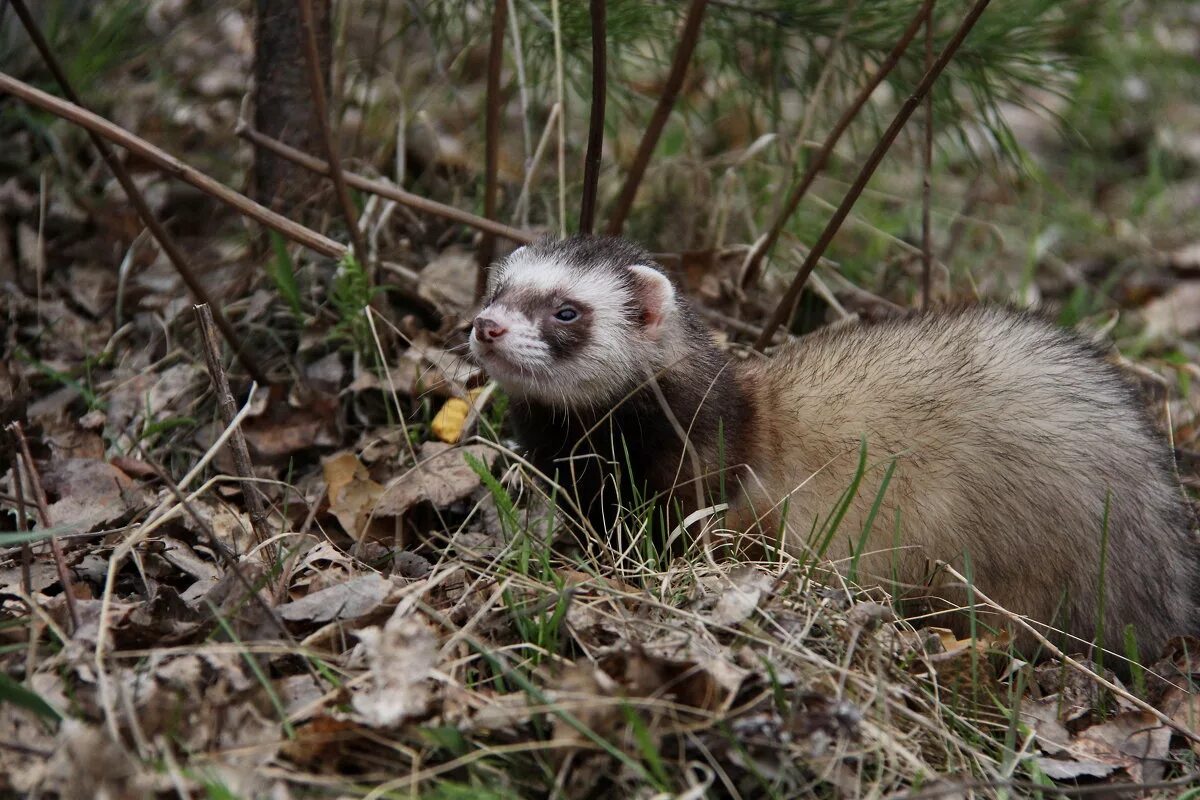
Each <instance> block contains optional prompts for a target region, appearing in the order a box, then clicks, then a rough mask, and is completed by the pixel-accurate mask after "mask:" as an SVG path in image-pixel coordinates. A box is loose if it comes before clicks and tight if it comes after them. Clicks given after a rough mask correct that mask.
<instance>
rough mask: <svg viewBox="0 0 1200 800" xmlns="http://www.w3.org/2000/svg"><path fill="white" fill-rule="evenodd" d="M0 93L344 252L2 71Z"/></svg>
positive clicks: (297, 236) (293, 234)
mask: <svg viewBox="0 0 1200 800" xmlns="http://www.w3.org/2000/svg"><path fill="white" fill-rule="evenodd" d="M0 93H7V94H11V95H12V96H13V97H16V98H17V99H19V100H21V101H23V102H25V103H28V104H29V105H31V106H33V107H34V108H38V109H41V110H42V111H45V112H47V113H49V114H53V115H54V116H56V117H61V118H62V119H65V120H67V121H68V122H71V123H74V124H75V125H78V126H80V127H81V128H84V129H85V130H88V131H91V132H93V133H96V134H97V135H99V136H102V137H103V138H105V139H106V140H108V141H110V142H112V143H113V144H116V145H119V146H120V147H123V148H125V149H126V150H128V151H129V152H131V153H133V154H134V155H136V156H137V157H138V158H141V159H143V160H145V161H147V162H149V163H151V164H153V165H154V166H155V167H158V168H159V169H160V170H162V171H163V172H165V173H167V174H168V175H171V176H173V177H175V178H178V179H179V180H181V181H183V182H184V183H187V184H189V185H191V186H194V187H195V188H197V189H199V190H200V191H202V192H204V193H205V194H207V195H210V196H212V197H215V198H216V199H218V200H220V201H221V202H222V203H225V204H226V205H228V206H230V207H232V208H233V209H234V210H235V211H237V212H238V213H239V214H242V215H244V216H247V217H250V218H251V219H253V220H255V221H256V222H259V223H261V224H263V225H266V226H267V227H268V228H271V229H272V230H275V231H277V232H279V233H280V234H282V235H283V236H285V237H287V238H288V239H290V240H292V241H294V242H297V243H299V244H302V245H304V246H305V247H307V248H309V249H310V250H313V251H315V252H317V253H320V254H321V255H324V256H329V257H331V258H341V257H342V256H343V255H345V253H346V250H347V247H346V246H345V245H344V244H341V243H339V242H335V241H334V240H333V239H330V238H329V237H328V236H325V235H323V234H320V233H318V232H317V231H314V230H313V229H311V228H307V227H305V226H303V225H301V224H300V223H298V222H293V221H292V220H290V219H288V218H287V217H285V216H283V215H282V214H277V213H276V212H274V211H272V210H271V209H269V208H267V207H266V206H263V205H261V204H259V203H256V202H254V201H253V200H251V199H250V198H249V197H246V196H245V195H244V194H241V193H240V192H236V191H234V190H233V189H230V188H229V187H228V186H226V185H225V184H223V183H221V182H220V181H217V180H214V179H213V178H210V177H209V176H208V175H206V174H204V173H203V172H201V171H200V170H198V169H196V168H194V167H191V166H188V165H187V164H185V163H183V162H182V161H180V160H179V159H177V158H175V157H174V156H172V155H171V154H170V153H167V152H166V151H165V150H162V149H161V148H159V147H156V146H155V145H152V144H150V142H147V141H146V140H145V139H142V138H141V137H139V136H135V135H134V134H132V133H130V132H129V131H127V130H125V129H124V128H122V127H120V126H118V125H114V124H113V123H111V122H109V121H108V120H106V119H104V118H103V117H100V116H98V115H96V114H93V113H92V112H90V111H88V110H87V109H85V108H81V107H80V106H78V105H75V104H74V103H69V102H67V101H66V100H62V99H60V98H57V97H55V96H54V95H51V94H47V93H46V92H43V91H41V90H40V89H36V88H34V87H33V86H30V85H29V84H27V83H25V82H24V81H20V80H17V79H16V78H14V77H12V76H11V75H8V74H7V73H4V72H0Z"/></svg>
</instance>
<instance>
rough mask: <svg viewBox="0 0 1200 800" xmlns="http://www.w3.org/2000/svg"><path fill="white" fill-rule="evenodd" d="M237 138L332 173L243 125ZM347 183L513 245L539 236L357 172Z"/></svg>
mask: <svg viewBox="0 0 1200 800" xmlns="http://www.w3.org/2000/svg"><path fill="white" fill-rule="evenodd" d="M236 132H237V135H238V136H240V137H242V138H243V139H245V140H246V141H248V142H251V143H253V144H254V145H255V146H256V147H262V148H264V149H266V150H270V151H271V152H272V153H275V154H276V155H278V156H281V157H283V158H286V159H287V160H289V161H291V162H293V163H296V164H299V165H300V166H302V167H304V168H305V169H307V170H310V171H312V172H316V173H319V174H321V175H326V174H328V173H329V165H328V164H326V163H325V162H324V161H322V160H321V159H319V158H315V157H313V156H311V155H309V154H308V153H305V152H303V151H301V150H297V149H296V148H294V147H291V146H289V145H286V144H284V143H283V142H281V141H279V140H278V139H273V138H271V137H270V136H267V135H266V134H265V133H262V132H260V131H257V130H255V129H254V128H251V127H250V126H248V125H245V124H242V123H239V124H238V127H237V131H236ZM343 174H344V175H345V178H346V183H348V184H350V185H351V186H353V187H354V188H355V189H358V190H360V191H364V192H368V193H370V194H377V195H379V196H380V197H385V198H387V199H388V200H395V201H396V202H397V203H399V204H400V205H402V206H405V207H407V208H411V209H413V210H414V211H420V212H422V213H424V214H429V215H430V216H434V217H441V218H442V219H448V220H450V221H451V222H457V223H459V224H460V225H466V226H468V227H471V228H475V229H476V230H481V231H486V232H488V233H494V234H495V235H496V236H499V237H500V238H501V239H508V240H509V241H512V242H519V243H520V244H529V243H531V242H533V241H534V239H536V238H537V237H536V236H534V235H533V234H532V233H529V232H528V231H523V230H521V229H520V228H513V227H510V226H508V225H505V224H504V223H502V222H496V221H495V220H490V219H485V218H484V217H480V216H478V215H476V214H472V213H470V212H468V211H462V210H461V209H457V208H454V207H453V206H448V205H444V204H442V203H438V202H436V201H434V200H427V199H425V198H424V197H421V196H420V195H415V194H413V193H412V192H406V191H404V190H403V189H401V188H400V187H398V186H394V185H392V184H390V183H385V182H383V181H377V180H372V179H371V178H366V177H363V176H362V175H358V174H356V173H353V172H344V173H343Z"/></svg>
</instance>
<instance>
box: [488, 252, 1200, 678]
mask: <svg viewBox="0 0 1200 800" xmlns="http://www.w3.org/2000/svg"><path fill="white" fill-rule="evenodd" d="M471 348H472V351H473V353H474V354H475V355H476V357H477V358H478V359H479V360H480V361H481V362H482V364H483V365H484V367H485V368H486V370H487V371H488V373H489V374H490V375H491V376H492V377H493V378H494V379H495V380H496V381H498V382H499V383H500V384H501V386H503V387H504V389H505V390H506V391H507V392H508V393H509V394H510V396H511V398H512V405H511V418H512V420H513V422H514V424H515V427H516V430H517V435H518V438H519V439H520V441H521V442H522V443H523V444H524V446H525V447H527V448H528V450H529V455H530V457H531V459H532V460H533V463H534V464H535V465H537V466H538V467H539V468H540V469H541V470H542V471H544V472H545V473H547V474H548V475H557V476H558V478H559V480H560V481H562V482H563V483H564V484H565V485H567V486H568V487H571V488H573V489H574V490H575V494H576V496H577V497H578V498H579V502H580V504H581V506H582V511H583V513H584V514H586V515H587V516H588V518H589V519H590V520H591V521H592V523H593V526H594V527H595V529H596V530H598V531H607V530H610V529H611V528H612V527H613V526H614V525H615V524H616V523H617V512H618V510H619V509H618V506H619V505H624V506H630V505H633V504H634V503H635V502H636V500H637V499H638V498H645V497H650V496H657V497H659V498H661V499H664V500H665V501H666V503H667V504H668V505H669V506H672V507H674V508H678V509H680V510H681V511H682V514H681V515H677V518H680V517H682V516H683V515H686V514H687V513H688V512H689V511H692V510H695V509H696V508H697V506H698V505H699V504H700V503H702V502H709V501H711V500H713V499H714V498H718V497H722V498H723V499H725V500H726V501H728V502H729V504H730V510H729V512H728V514H727V517H726V521H725V525H726V527H727V528H730V529H732V530H734V531H739V532H744V535H747V536H749V535H751V534H753V533H754V532H756V531H757V532H759V533H760V534H762V533H766V534H768V535H770V534H775V533H777V532H782V535H783V537H784V544H785V546H787V547H788V548H790V549H791V550H793V551H795V552H798V553H800V552H805V551H811V550H812V549H813V548H816V547H820V546H822V543H821V542H820V541H819V540H820V539H821V538H822V537H824V536H826V529H825V528H823V525H826V524H827V523H828V521H829V520H830V518H831V512H832V511H833V509H834V508H835V507H836V506H838V505H839V500H840V499H841V498H843V497H844V496H847V492H848V489H849V488H850V487H852V486H853V485H854V484H855V483H856V482H857V492H856V493H855V494H854V495H853V498H852V499H851V500H850V502H849V504H848V506H847V507H846V512H845V516H844V517H843V518H842V519H841V522H840V525H839V526H838V528H837V530H836V531H835V532H834V533H833V535H832V536H831V537H829V538H828V544H827V545H825V546H827V549H826V550H825V551H824V552H825V555H826V556H827V557H829V558H831V559H833V561H834V563H836V564H839V565H841V566H842V567H843V568H845V567H847V566H848V565H849V564H850V563H851V560H852V558H851V557H852V556H853V555H854V553H855V552H857V553H858V559H857V562H856V564H855V569H856V571H857V575H858V578H859V581H860V582H868V581H869V580H874V581H876V582H878V583H881V584H884V585H887V586H889V587H891V586H892V585H898V586H900V587H904V588H905V589H906V591H907V593H909V594H918V595H923V596H926V597H932V598H935V599H938V600H940V601H941V602H942V607H943V608H945V607H946V605H947V604H949V605H951V606H953V605H961V604H963V603H964V602H965V601H966V599H967V595H966V593H965V592H964V590H963V587H962V586H961V582H956V581H950V580H947V579H946V578H945V576H944V574H942V575H940V576H939V573H938V570H937V568H936V564H937V563H938V562H939V561H941V562H946V563H948V564H950V565H952V566H954V567H955V568H956V569H958V570H959V571H960V572H964V573H969V574H971V575H972V576H973V578H974V581H975V584H976V585H977V586H978V587H979V589H980V590H981V591H982V592H983V593H985V594H987V595H988V596H989V597H990V598H991V599H993V600H995V601H997V602H999V603H1000V604H1001V605H1003V606H1004V607H1005V608H1007V609H1008V610H1010V611H1013V612H1017V613H1020V614H1024V615H1027V616H1028V617H1031V618H1032V619H1034V620H1038V621H1041V622H1043V623H1047V624H1050V625H1052V626H1054V627H1055V628H1056V629H1057V630H1058V631H1060V632H1065V634H1067V635H1069V636H1073V637H1077V638H1078V639H1079V640H1083V641H1084V642H1089V641H1092V640H1093V639H1094V638H1095V637H1097V634H1098V627H1099V625H1101V624H1102V626H1103V630H1102V639H1103V644H1104V645H1105V646H1107V647H1109V648H1110V649H1113V650H1115V651H1117V652H1124V644H1123V641H1124V630H1125V627H1126V626H1127V625H1133V626H1134V629H1135V631H1136V635H1137V641H1138V643H1139V646H1140V648H1141V652H1142V653H1143V654H1146V655H1156V654H1157V653H1158V652H1159V650H1160V648H1161V647H1162V645H1163V644H1164V643H1165V641H1166V640H1167V639H1168V638H1169V637H1170V636H1173V635H1177V634H1184V633H1192V634H1195V633H1198V632H1200V558H1198V551H1197V546H1198V545H1197V540H1196V537H1195V532H1194V531H1193V530H1192V516H1191V513H1190V510H1189V508H1188V506H1187V503H1186V500H1185V498H1184V496H1183V494H1182V490H1181V488H1180V486H1179V484H1178V482H1177V480H1176V479H1175V476H1174V471H1173V469H1172V465H1171V461H1170V450H1169V448H1168V447H1167V445H1166V443H1165V442H1164V441H1163V440H1162V439H1161V437H1160V436H1158V435H1156V434H1155V432H1154V430H1153V428H1152V425H1151V424H1150V421H1149V419H1148V416H1147V415H1146V413H1145V412H1144V410H1143V409H1142V408H1141V407H1140V405H1139V401H1138V398H1137V395H1136V392H1135V391H1134V389H1133V388H1132V387H1131V386H1129V385H1128V384H1127V383H1126V382H1125V381H1124V380H1123V379H1122V377H1121V375H1120V374H1119V373H1118V372H1117V371H1116V369H1115V368H1114V367H1113V366H1111V365H1110V364H1109V363H1108V362H1107V361H1106V360H1105V359H1104V358H1103V355H1102V353H1100V352H1099V350H1098V349H1097V348H1096V347H1095V346H1094V345H1092V344H1091V343H1089V342H1087V341H1086V340H1084V339H1082V338H1080V337H1078V336H1075V335H1073V334H1071V333H1068V332H1066V331H1063V330H1061V329H1059V328H1057V327H1055V326H1054V325H1052V324H1051V323H1049V322H1047V321H1045V320H1043V319H1041V318H1040V317H1037V316H1035V315H1032V314H1028V313H1019V312H1012V311H1009V310H1005V309H1000V308H992V307H975V308H965V309H959V310H950V311H939V312H931V313H925V314H912V315H908V316H902V317H897V318H895V319H891V320H885V321H881V322H876V323H872V324H863V325H858V326H845V327H838V328H833V329H825V330H821V331H818V332H816V333H814V334H811V335H809V336H806V337H804V338H803V339H801V340H799V341H795V342H792V343H789V344H787V345H784V346H782V347H781V348H780V349H779V351H778V352H776V353H775V354H774V355H773V356H772V357H771V358H757V359H749V360H737V359H733V358H731V357H730V356H728V355H727V354H725V353H723V352H721V351H720V350H719V349H718V348H717V347H716V345H715V343H714V340H713V339H712V336H711V334H710V332H709V331H708V329H707V328H706V326H705V325H704V324H703V323H702V322H701V321H700V320H699V319H698V317H697V316H696V314H695V312H694V311H693V310H692V309H691V307H690V305H689V304H688V302H687V301H686V300H685V299H684V298H683V297H682V296H681V295H680V294H679V292H678V291H677V290H676V289H675V287H674V285H673V284H672V283H671V281H670V280H669V279H668V278H667V277H666V276H665V275H664V274H663V272H662V271H661V270H660V269H659V268H658V267H657V266H656V265H655V264H654V263H653V261H652V260H651V259H650V258H649V256H648V254H647V253H646V252H644V251H643V250H641V249H640V248H638V247H636V246H634V245H632V244H630V243H628V242H625V241H622V240H618V239H610V238H593V237H575V238H571V239H566V240H562V241H554V240H543V241H540V242H538V243H535V244H532V245H529V246H527V247H523V248H521V249H519V250H517V251H516V252H514V253H513V254H512V255H511V256H509V257H508V258H507V259H504V260H503V261H501V262H500V263H498V264H497V265H495V267H494V268H493V270H492V273H491V277H490V280H489V284H488V293H487V297H486V299H485V303H484V308H483V310H482V311H481V312H480V314H479V316H478V317H477V318H476V319H475V321H474V326H473V331H472V336H471ZM864 443H865V446H866V452H867V458H866V460H865V462H863V461H862V460H861V454H862V448H863V446H864ZM892 464H894V467H891V475H890V479H888V478H887V477H886V476H887V474H888V471H889V466H891V465H892ZM856 478H857V480H856ZM885 481H886V483H887V485H886V487H883V484H884V483H885ZM697 487H699V488H700V490H701V491H700V492H699V493H697V492H696V491H695V490H696V488H697ZM881 488H884V489H885V490H884V491H882V492H881ZM877 502H878V508H877V509H876V513H875V514H874V515H872V508H873V507H874V506H876V504H877ZM868 519H872V520H873V524H872V525H871V526H870V528H869V530H868V532H867V533H866V534H864V533H863V531H864V529H866V526H867V524H868ZM950 623H951V625H952V626H953V627H956V628H958V629H959V630H960V631H961V630H963V629H964V626H965V625H966V623H965V622H963V620H962V616H961V615H960V616H959V617H958V618H957V620H953V619H952V620H951V621H950ZM1018 644H1019V646H1021V647H1022V649H1025V650H1030V649H1032V647H1031V645H1032V642H1031V640H1029V639H1028V638H1026V637H1019V638H1018ZM1076 644H1078V642H1076ZM1076 649H1078V648H1076Z"/></svg>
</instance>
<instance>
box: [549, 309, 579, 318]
mask: <svg viewBox="0 0 1200 800" xmlns="http://www.w3.org/2000/svg"><path fill="white" fill-rule="evenodd" d="M554 318H555V319H556V320H558V321H559V322H574V321H575V320H576V319H578V318H579V312H578V311H576V310H575V309H573V308H571V307H570V306H563V307H562V308H560V309H559V310H558V311H555V312H554Z"/></svg>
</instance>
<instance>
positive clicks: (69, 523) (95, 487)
mask: <svg viewBox="0 0 1200 800" xmlns="http://www.w3.org/2000/svg"><path fill="white" fill-rule="evenodd" d="M42 486H43V487H44V488H45V490H46V493H47V494H48V495H50V497H51V498H54V502H53V503H51V504H50V508H49V512H50V524H51V525H53V526H54V527H57V528H70V529H73V530H76V531H89V530H92V529H94V528H96V527H98V526H100V525H104V524H105V523H108V522H112V521H113V520H115V519H118V518H120V517H122V516H124V515H126V514H128V513H130V512H131V511H134V510H136V509H140V508H142V507H144V506H145V505H146V503H147V497H146V493H145V492H144V491H143V490H142V489H141V487H139V486H138V485H137V484H136V483H134V481H133V480H132V479H131V478H130V477H129V476H128V475H126V474H125V473H124V472H122V471H121V470H119V469H117V468H116V467H114V466H113V465H112V464H109V463H107V462H104V461H96V460H94V459H85V458H66V459H61V460H58V461H52V462H50V463H49V464H47V465H46V466H44V467H43V468H42Z"/></svg>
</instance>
